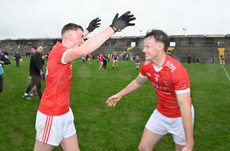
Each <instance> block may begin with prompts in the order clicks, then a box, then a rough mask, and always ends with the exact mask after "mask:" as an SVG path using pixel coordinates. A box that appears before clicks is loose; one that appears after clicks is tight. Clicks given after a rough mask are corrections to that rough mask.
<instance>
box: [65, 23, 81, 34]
mask: <svg viewBox="0 0 230 151" xmlns="http://www.w3.org/2000/svg"><path fill="white" fill-rule="evenodd" d="M78 29H81V30H82V31H83V28H82V27H81V26H80V25H77V24H74V23H68V24H66V25H65V26H64V27H63V28H62V30H61V35H62V36H63V34H64V33H65V32H66V31H68V30H78Z"/></svg>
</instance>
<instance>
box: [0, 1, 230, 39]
mask: <svg viewBox="0 0 230 151" xmlns="http://www.w3.org/2000/svg"><path fill="white" fill-rule="evenodd" d="M229 6H230V1H229V0H0V12H1V15H0V39H5V38H45V37H60V31H61V28H62V27H63V26H64V25H65V24H67V23H69V22H74V23H77V24H80V25H82V26H83V28H86V27H87V26H88V24H89V22H90V21H91V20H92V19H94V18H96V17H100V18H101V20H102V21H101V23H102V25H101V27H100V28H99V29H97V30H95V31H94V33H92V34H91V35H89V36H92V35H94V34H95V33H98V32H99V31H101V30H103V29H104V28H106V27H107V26H109V25H110V24H111V22H112V19H113V18H114V16H115V14H116V13H117V12H118V13H119V14H122V13H124V12H126V11H127V10H130V11H131V12H132V13H133V14H134V15H135V17H136V20H135V21H134V22H135V23H136V25H135V26H134V27H129V28H126V29H124V30H123V31H122V32H120V33H116V34H115V35H114V36H138V35H140V34H141V35H144V34H145V33H146V31H147V30H150V29H153V28H155V29H162V30H164V31H165V32H166V33H168V34H169V35H182V34H184V31H183V28H186V31H185V32H186V34H230V12H229ZM140 31H142V32H140Z"/></svg>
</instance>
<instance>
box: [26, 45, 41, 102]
mask: <svg viewBox="0 0 230 151" xmlns="http://www.w3.org/2000/svg"><path fill="white" fill-rule="evenodd" d="M43 49H44V48H43V46H39V47H37V52H35V53H34V55H32V57H31V59H30V76H31V77H32V78H31V83H30V84H29V86H28V87H27V90H26V92H25V93H24V95H23V98H25V99H31V98H29V97H28V94H29V92H30V91H31V89H32V88H33V87H34V86H35V85H36V87H37V93H38V95H39V97H40V99H41V98H42V92H41V77H40V75H42V74H43V72H42V60H41V54H42V52H43Z"/></svg>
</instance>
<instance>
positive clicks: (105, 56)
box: [102, 53, 108, 69]
mask: <svg viewBox="0 0 230 151" xmlns="http://www.w3.org/2000/svg"><path fill="white" fill-rule="evenodd" d="M107 61H108V56H107V54H106V53H105V54H104V58H103V66H102V69H106V66H107Z"/></svg>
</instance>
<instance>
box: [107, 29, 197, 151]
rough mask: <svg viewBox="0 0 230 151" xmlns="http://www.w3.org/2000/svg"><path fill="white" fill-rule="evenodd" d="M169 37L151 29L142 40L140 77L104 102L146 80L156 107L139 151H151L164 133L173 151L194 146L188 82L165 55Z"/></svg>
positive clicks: (111, 103) (113, 100)
mask: <svg viewBox="0 0 230 151" xmlns="http://www.w3.org/2000/svg"><path fill="white" fill-rule="evenodd" d="M167 44H168V36H167V34H165V33H164V32H163V31H161V30H152V31H151V32H149V33H147V34H146V36H145V39H144V49H143V52H144V53H145V59H146V61H145V62H144V63H143V65H142V67H141V71H140V74H139V76H138V77H137V78H136V79H134V80H133V81H132V82H131V83H129V84H128V86H127V87H125V88H124V89H123V90H121V91H120V92H119V93H117V94H115V95H113V96H111V97H110V98H109V99H108V100H107V104H108V106H109V107H112V106H113V107H114V106H116V104H117V102H118V101H119V100H120V99H121V98H122V97H123V96H124V95H126V94H128V93H130V92H133V91H135V90H137V89H138V88H139V87H141V86H142V85H143V84H144V83H145V82H146V81H147V79H149V81H150V82H151V83H152V85H153V87H154V89H155V91H156V94H157V97H158V103H157V108H156V109H155V110H154V112H153V113H152V115H151V117H150V118H149V120H148V122H147V124H146V125H145V129H144V132H143V135H142V138H141V142H140V144H139V146H138V149H139V150H140V151H152V150H153V148H154V146H155V145H156V144H157V143H158V141H160V140H161V139H162V138H163V137H164V136H165V135H166V134H168V133H171V134H172V135H173V139H174V142H175V150H176V151H181V150H182V151H192V150H193V146H194V139H193V123H194V109H193V106H192V101H191V96H190V82H189V77H188V73H187V71H186V69H185V68H184V67H183V66H182V65H181V64H180V63H179V62H178V61H177V60H175V59H173V58H172V57H170V56H168V55H166V54H165V52H164V50H165V48H166V46H167Z"/></svg>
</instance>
